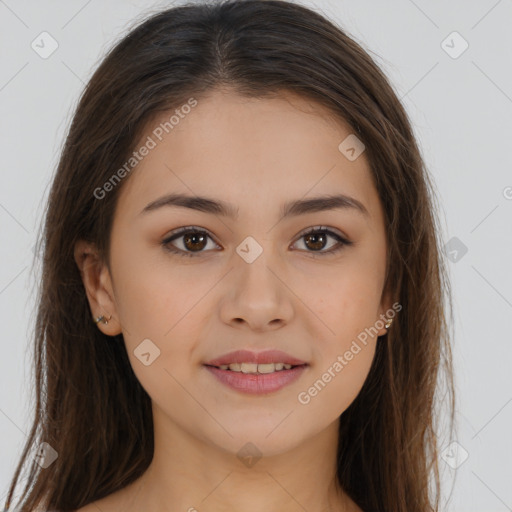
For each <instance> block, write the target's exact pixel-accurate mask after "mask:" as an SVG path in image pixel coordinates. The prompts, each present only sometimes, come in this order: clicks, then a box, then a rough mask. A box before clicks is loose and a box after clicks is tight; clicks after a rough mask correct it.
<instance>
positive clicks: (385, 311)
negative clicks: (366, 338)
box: [377, 288, 396, 336]
mask: <svg viewBox="0 0 512 512" xmlns="http://www.w3.org/2000/svg"><path fill="white" fill-rule="evenodd" d="M392 304H393V303H392V299H391V292H390V290H388V289H387V288H386V289H384V291H383V293H382V299H381V303H380V307H379V318H378V320H382V321H383V322H384V324H386V322H387V321H388V320H391V319H392V318H394V316H393V315H390V314H389V311H390V310H391V311H392V312H394V313H395V316H396V311H395V310H394V309H393V308H392ZM379 324H380V322H379ZM390 328H391V326H390ZM387 332H388V329H386V327H385V326H384V327H382V329H379V332H378V334H377V336H384V334H386V333H387Z"/></svg>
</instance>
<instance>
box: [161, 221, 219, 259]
mask: <svg viewBox="0 0 512 512" xmlns="http://www.w3.org/2000/svg"><path fill="white" fill-rule="evenodd" d="M208 239H212V238H211V236H210V235H209V234H208V233H207V232H206V231H204V230H203V229H199V228H194V227H193V226H190V227H186V228H182V229H180V230H178V231H177V232H175V233H173V234H172V235H171V236H170V237H168V238H166V239H165V240H163V241H162V245H163V246H164V248H165V249H166V250H167V251H170V252H172V253H176V254H178V255H180V256H196V255H197V256H198V255H200V254H201V253H203V252H207V251H205V248H206V247H207V245H208ZM175 241H176V242H180V243H179V244H175V243H173V242H175ZM180 246H181V247H180ZM215 246H217V244H215ZM217 247H218V246H217Z"/></svg>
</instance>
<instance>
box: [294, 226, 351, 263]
mask: <svg viewBox="0 0 512 512" xmlns="http://www.w3.org/2000/svg"><path fill="white" fill-rule="evenodd" d="M329 238H333V239H334V240H335V241H336V242H338V243H337V244H331V246H330V248H329V249H328V250H323V249H325V247H326V246H327V244H328V240H329ZM299 240H303V241H304V246H305V247H306V252H309V253H319V255H320V256H321V255H327V254H334V253H336V252H338V251H339V250H341V249H343V247H344V246H347V245H352V242H351V241H349V240H347V239H346V238H343V237H342V236H340V235H338V234H337V233H335V232H334V231H332V230H330V229H328V228H325V227H323V226H320V227H317V228H314V229H311V230H309V231H307V232H306V233H304V234H302V235H301V237H300V238H299ZM333 246H334V248H332V247H333ZM313 256H316V255H315V254H313Z"/></svg>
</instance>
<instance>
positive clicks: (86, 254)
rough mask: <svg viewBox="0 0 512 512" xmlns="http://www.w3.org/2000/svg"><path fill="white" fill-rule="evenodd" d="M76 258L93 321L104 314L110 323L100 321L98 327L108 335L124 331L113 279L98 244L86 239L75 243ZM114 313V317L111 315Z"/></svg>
mask: <svg viewBox="0 0 512 512" xmlns="http://www.w3.org/2000/svg"><path fill="white" fill-rule="evenodd" d="M74 258H75V262H76V264H77V265H78V268H79V270H80V275H81V276H82V281H83V283H84V287H85V292H86V294H87V299H88V301H89V306H90V308H91V322H94V320H95V319H96V318H97V317H99V316H102V315H103V316H104V317H105V319H106V320H108V323H106V324H105V323H103V322H101V321H100V322H98V324H97V325H98V328H99V329H100V330H101V331H102V332H103V333H104V334H107V335H108V336H115V335H117V334H120V333H121V332H122V329H121V324H120V322H119V316H118V312H117V306H116V302H115V298H114V292H113V286H112V279H111V276H110V272H109V270H108V268H107V265H106V264H105V263H104V262H103V261H102V260H101V258H100V257H99V254H98V250H97V248H96V246H95V245H94V244H92V243H89V242H86V241H85V240H79V241H78V242H76V244H75V248H74ZM111 315H112V318H110V316H111ZM109 318H110V320H109Z"/></svg>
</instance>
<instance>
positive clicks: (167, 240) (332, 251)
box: [162, 226, 353, 258]
mask: <svg viewBox="0 0 512 512" xmlns="http://www.w3.org/2000/svg"><path fill="white" fill-rule="evenodd" d="M189 233H195V234H197V233H199V234H203V235H207V236H208V237H209V238H212V237H211V236H210V234H209V233H208V232H207V231H205V230H204V229H201V228H198V227H196V226H187V227H184V228H180V229H178V230H177V231H175V232H173V233H171V235H170V236H169V237H167V238H165V240H163V241H162V246H163V247H164V249H165V250H166V251H169V252H171V253H173V254H177V255H178V256H188V257H194V256H199V255H201V254H202V253H203V252H206V251H198V252H196V253H194V252H190V251H183V250H182V249H176V248H175V247H173V246H172V245H170V243H171V242H172V241H174V240H176V239H178V238H180V236H183V235H185V234H189ZM315 233H326V234H328V235H330V236H332V237H333V238H335V239H336V240H337V241H338V242H339V244H340V245H338V246H337V247H335V248H334V249H329V250H327V251H306V252H309V253H312V254H311V256H312V257H314V258H316V257H322V256H324V255H333V254H335V253H337V252H338V251H340V250H341V249H343V248H344V247H345V246H350V245H352V244H353V242H351V241H350V240H347V239H346V238H343V237H342V236H340V235H338V233H335V232H334V231H332V230H330V229H329V228H326V227H324V226H318V227H315V228H313V229H310V230H309V231H306V232H305V233H302V234H301V235H300V236H299V238H298V239H297V241H298V240H300V239H301V238H304V237H305V236H307V235H311V234H315Z"/></svg>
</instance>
